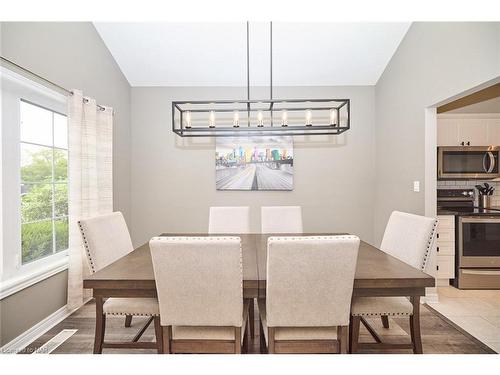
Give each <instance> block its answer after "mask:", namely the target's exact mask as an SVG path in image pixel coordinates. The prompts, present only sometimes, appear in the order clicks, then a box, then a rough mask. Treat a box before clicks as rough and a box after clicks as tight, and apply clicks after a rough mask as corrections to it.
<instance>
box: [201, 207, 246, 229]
mask: <svg viewBox="0 0 500 375" xmlns="http://www.w3.org/2000/svg"><path fill="white" fill-rule="evenodd" d="M208 233H210V234H221V233H223V234H243V233H250V207H244V206H243V207H210V215H209V218H208Z"/></svg>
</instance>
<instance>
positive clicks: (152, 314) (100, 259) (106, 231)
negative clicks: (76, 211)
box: [78, 212, 160, 353]
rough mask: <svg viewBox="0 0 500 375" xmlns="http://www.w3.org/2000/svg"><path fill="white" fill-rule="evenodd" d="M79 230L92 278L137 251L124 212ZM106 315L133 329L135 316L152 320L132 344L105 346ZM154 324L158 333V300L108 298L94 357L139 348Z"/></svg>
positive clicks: (98, 323)
mask: <svg viewBox="0 0 500 375" xmlns="http://www.w3.org/2000/svg"><path fill="white" fill-rule="evenodd" d="M78 226H79V228H80V232H81V235H82V239H83V245H84V248H85V254H86V258H87V264H88V267H89V270H90V273H91V274H93V273H95V272H98V271H99V270H101V269H103V268H104V267H106V266H108V265H110V264H111V263H113V262H115V261H116V260H118V259H120V258H122V257H124V256H125V255H127V254H129V253H130V252H132V251H133V250H134V247H133V245H132V240H131V239H130V234H129V231H128V229H127V224H126V222H125V219H124V217H123V215H122V213H121V212H113V213H110V214H106V215H100V216H96V217H92V218H87V219H81V220H79V221H78ZM96 300H97V298H96ZM96 306H97V302H96ZM107 315H115V316H116V315H122V316H125V326H126V327H130V326H131V324H132V316H146V317H149V319H148V320H147V322H146V324H145V325H144V326H143V327H142V328H141V330H140V331H139V333H138V334H137V335H136V336H135V337H134V340H133V341H132V342H130V343H119V344H118V345H117V343H106V342H105V341H104V334H105V328H106V316H107ZM153 321H154V322H155V328H156V331H157V333H158V330H159V326H160V325H159V308H158V301H157V299H156V298H108V299H107V300H106V301H105V302H104V304H103V306H102V316H101V314H97V316H96V330H95V341H94V353H101V352H102V348H103V347H118V346H119V347H122V348H125V347H126V348H137V347H139V346H140V345H139V344H138V340H139V339H140V337H141V336H142V334H143V333H144V331H145V330H146V328H147V327H148V326H149V325H150V324H151V322H153ZM157 343H158V341H157ZM128 344H130V345H128Z"/></svg>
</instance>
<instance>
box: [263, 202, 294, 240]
mask: <svg viewBox="0 0 500 375" xmlns="http://www.w3.org/2000/svg"><path fill="white" fill-rule="evenodd" d="M260 220H261V231H262V233H274V234H278V233H302V232H303V228H302V207H300V206H268V207H262V208H261V219H260Z"/></svg>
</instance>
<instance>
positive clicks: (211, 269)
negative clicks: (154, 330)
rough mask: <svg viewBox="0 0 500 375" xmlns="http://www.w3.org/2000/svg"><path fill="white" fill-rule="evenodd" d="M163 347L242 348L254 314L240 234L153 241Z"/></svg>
mask: <svg viewBox="0 0 500 375" xmlns="http://www.w3.org/2000/svg"><path fill="white" fill-rule="evenodd" d="M149 247H150V249H151V257H152V260H153V269H154V275H155V280H156V290H157V293H158V301H159V305H160V320H161V326H162V330H161V332H162V338H163V341H162V342H163V345H162V349H163V353H241V349H242V344H243V342H244V339H245V330H246V327H247V320H248V304H244V303H243V269H242V253H241V243H240V238H238V237H155V238H153V239H151V241H150V242H149Z"/></svg>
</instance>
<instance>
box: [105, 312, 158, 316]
mask: <svg viewBox="0 0 500 375" xmlns="http://www.w3.org/2000/svg"><path fill="white" fill-rule="evenodd" d="M104 314H106V315H118V316H122V315H133V316H160V314H143V313H137V314H136V313H133V312H130V311H128V312H123V313H122V312H113V313H104Z"/></svg>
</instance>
